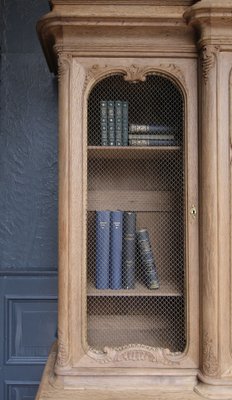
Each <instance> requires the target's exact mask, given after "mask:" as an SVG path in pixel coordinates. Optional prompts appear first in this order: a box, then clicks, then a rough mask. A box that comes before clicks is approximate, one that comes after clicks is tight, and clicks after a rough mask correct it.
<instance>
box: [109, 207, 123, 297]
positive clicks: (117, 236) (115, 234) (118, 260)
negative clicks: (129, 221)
mask: <svg viewBox="0 0 232 400" xmlns="http://www.w3.org/2000/svg"><path fill="white" fill-rule="evenodd" d="M122 227H123V212H122V211H112V212H111V228H110V229H111V230H110V288H111V289H122Z"/></svg>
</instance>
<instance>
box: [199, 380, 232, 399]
mask: <svg viewBox="0 0 232 400" xmlns="http://www.w3.org/2000/svg"><path fill="white" fill-rule="evenodd" d="M194 391H195V392H196V393H197V394H198V395H200V396H201V397H203V398H206V399H212V400H219V399H220V400H231V399H232V386H213V385H207V384H205V383H198V385H197V386H195V388H194Z"/></svg>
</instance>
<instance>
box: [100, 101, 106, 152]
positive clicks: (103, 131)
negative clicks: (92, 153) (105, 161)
mask: <svg viewBox="0 0 232 400" xmlns="http://www.w3.org/2000/svg"><path fill="white" fill-rule="evenodd" d="M100 107H101V145H102V146H108V132H107V101H104V100H102V101H101V105H100Z"/></svg>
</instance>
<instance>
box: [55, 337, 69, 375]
mask: <svg viewBox="0 0 232 400" xmlns="http://www.w3.org/2000/svg"><path fill="white" fill-rule="evenodd" d="M63 336H64V335H62V332H61V331H60V330H59V331H58V351H57V358H56V364H57V365H58V366H59V367H65V366H66V365H67V364H68V352H67V344H66V343H65V341H64V340H63Z"/></svg>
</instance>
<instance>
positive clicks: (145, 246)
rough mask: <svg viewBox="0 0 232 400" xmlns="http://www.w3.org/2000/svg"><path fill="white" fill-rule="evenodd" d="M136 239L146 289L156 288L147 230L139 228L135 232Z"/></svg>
mask: <svg viewBox="0 0 232 400" xmlns="http://www.w3.org/2000/svg"><path fill="white" fill-rule="evenodd" d="M137 239H138V247H139V250H140V255H141V261H142V265H143V268H144V277H145V284H146V286H147V287H148V289H158V288H159V280H158V275H157V269H156V265H155V260H154V256H153V253H152V249H151V244H150V239H149V233H148V231H147V230H146V229H141V230H139V231H138V232H137Z"/></svg>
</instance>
